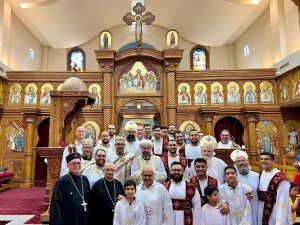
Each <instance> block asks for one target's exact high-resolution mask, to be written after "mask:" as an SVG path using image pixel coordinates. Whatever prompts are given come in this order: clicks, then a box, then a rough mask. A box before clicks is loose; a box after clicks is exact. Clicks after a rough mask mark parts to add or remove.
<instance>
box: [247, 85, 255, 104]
mask: <svg viewBox="0 0 300 225" xmlns="http://www.w3.org/2000/svg"><path fill="white" fill-rule="evenodd" d="M245 102H246V103H256V93H255V92H254V91H253V89H252V85H250V84H249V85H248V86H247V91H246V92H245Z"/></svg>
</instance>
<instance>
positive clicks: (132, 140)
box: [126, 134, 135, 142]
mask: <svg viewBox="0 0 300 225" xmlns="http://www.w3.org/2000/svg"><path fill="white" fill-rule="evenodd" d="M126 139H127V141H128V142H135V135H133V134H128V135H127V137H126Z"/></svg>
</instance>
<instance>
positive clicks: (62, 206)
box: [50, 153, 90, 225]
mask: <svg viewBox="0 0 300 225" xmlns="http://www.w3.org/2000/svg"><path fill="white" fill-rule="evenodd" d="M66 160H67V164H68V169H69V173H67V174H66V175H64V176H62V177H60V178H59V179H58V180H57V182H56V184H55V186H54V190H53V193H52V199H51V205H50V225H87V224H88V219H89V211H90V210H89V209H90V184H89V181H88V179H87V178H86V177H85V176H83V175H80V169H81V157H80V154H79V153H71V154H69V155H68V156H67V157H66Z"/></svg>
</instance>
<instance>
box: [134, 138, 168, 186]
mask: <svg viewBox="0 0 300 225" xmlns="http://www.w3.org/2000/svg"><path fill="white" fill-rule="evenodd" d="M140 147H141V149H142V155H139V156H137V157H135V158H134V159H133V161H132V165H131V177H130V179H133V180H134V181H135V182H137V183H140V181H141V172H142V169H143V168H145V167H149V168H152V170H153V171H154V179H155V180H156V181H159V182H161V183H162V182H164V181H165V179H166V178H167V173H166V170H165V167H164V164H163V162H162V160H161V158H160V157H158V156H156V155H151V150H152V147H153V143H152V141H150V140H143V141H141V142H140Z"/></svg>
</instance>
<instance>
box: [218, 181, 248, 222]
mask: <svg viewBox="0 0 300 225" xmlns="http://www.w3.org/2000/svg"><path fill="white" fill-rule="evenodd" d="M248 192H252V189H251V187H250V186H248V185H247V184H238V185H237V186H236V187H235V188H232V187H230V186H229V185H228V184H227V183H225V184H222V185H221V186H220V187H219V195H220V201H221V202H222V201H226V202H227V203H228V205H229V220H230V225H252V223H251V217H252V214H251V203H250V201H249V200H248V199H247V196H246V193H248Z"/></svg>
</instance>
